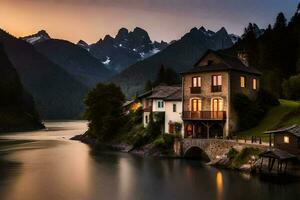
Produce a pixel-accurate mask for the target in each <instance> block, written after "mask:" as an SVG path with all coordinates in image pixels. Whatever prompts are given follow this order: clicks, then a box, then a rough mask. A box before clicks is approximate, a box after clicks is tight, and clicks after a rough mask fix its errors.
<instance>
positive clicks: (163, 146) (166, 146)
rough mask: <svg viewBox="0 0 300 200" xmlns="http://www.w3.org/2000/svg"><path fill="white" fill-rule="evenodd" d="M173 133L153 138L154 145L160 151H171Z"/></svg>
mask: <svg viewBox="0 0 300 200" xmlns="http://www.w3.org/2000/svg"><path fill="white" fill-rule="evenodd" d="M174 141H175V138H174V135H170V134H163V135H161V136H160V137H158V138H157V139H156V140H154V142H153V145H154V147H156V148H158V149H159V151H160V152H161V153H170V152H172V151H173V145H174Z"/></svg>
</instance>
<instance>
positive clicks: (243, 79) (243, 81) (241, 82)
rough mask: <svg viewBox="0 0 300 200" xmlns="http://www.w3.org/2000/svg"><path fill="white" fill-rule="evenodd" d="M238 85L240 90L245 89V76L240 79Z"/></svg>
mask: <svg viewBox="0 0 300 200" xmlns="http://www.w3.org/2000/svg"><path fill="white" fill-rule="evenodd" d="M240 84H241V88H245V87H246V77H245V76H241V77H240Z"/></svg>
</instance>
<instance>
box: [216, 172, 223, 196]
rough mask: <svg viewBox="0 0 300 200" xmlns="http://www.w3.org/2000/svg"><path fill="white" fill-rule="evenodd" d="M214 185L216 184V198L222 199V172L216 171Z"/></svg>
mask: <svg viewBox="0 0 300 200" xmlns="http://www.w3.org/2000/svg"><path fill="white" fill-rule="evenodd" d="M216 185H217V194H218V195H217V196H218V199H222V194H223V176H222V172H221V171H218V172H217V175H216Z"/></svg>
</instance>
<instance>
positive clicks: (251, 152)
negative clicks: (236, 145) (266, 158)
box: [232, 147, 260, 168]
mask: <svg viewBox="0 0 300 200" xmlns="http://www.w3.org/2000/svg"><path fill="white" fill-rule="evenodd" d="M259 153H260V150H259V149H257V148H250V147H246V148H244V149H242V151H241V152H240V153H238V154H237V155H236V156H235V157H234V159H233V161H232V167H233V168H239V167H241V166H242V165H243V164H246V163H248V161H249V160H250V159H251V156H257V155H258V154H259Z"/></svg>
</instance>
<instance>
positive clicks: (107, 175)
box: [0, 122, 300, 200]
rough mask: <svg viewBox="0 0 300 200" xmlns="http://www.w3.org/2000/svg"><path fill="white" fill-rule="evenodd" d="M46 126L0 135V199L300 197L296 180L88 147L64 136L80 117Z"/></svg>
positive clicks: (76, 129)
mask: <svg viewBox="0 0 300 200" xmlns="http://www.w3.org/2000/svg"><path fill="white" fill-rule="evenodd" d="M46 125H47V127H48V128H49V129H48V130H47V131H38V132H28V133H16V134H9V135H3V136H1V137H0V139H11V140H12V141H10V142H7V141H0V199H1V200H94V199H95V200H96V199H97V200H98V199H105V200H106V199H108V200H114V199H121V200H127V199H128V200H135V199H141V200H144V199H145V200H147V199H171V200H177V199H185V200H188V199H202V200H214V199H217V200H223V199H224V200H225V199H226V200H240V199H242V200H248V199H249V200H250V199H255V200H259V199H265V200H269V199H270V200H271V199H272V200H277V199H278V200H279V199H284V200H294V199H295V200H296V199H300V184H299V183H291V184H288V185H276V184H271V183H266V182H261V181H260V180H259V179H258V178H252V177H249V176H248V175H243V174H239V173H237V172H231V171H219V170H217V169H214V168H209V167H205V166H203V165H201V163H199V162H197V161H182V160H161V159H151V158H145V159H142V158H139V157H135V156H132V155H129V154H121V153H112V152H106V153H104V152H102V153H100V152H93V151H91V149H90V148H89V147H88V146H87V145H85V144H82V143H80V142H77V141H70V140H68V138H70V137H71V136H73V135H76V134H79V133H83V132H84V131H85V130H86V123H85V122H47V123H46ZM16 140H17V141H16ZM20 140H26V141H20ZM28 140H33V141H31V142H30V141H28Z"/></svg>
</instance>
